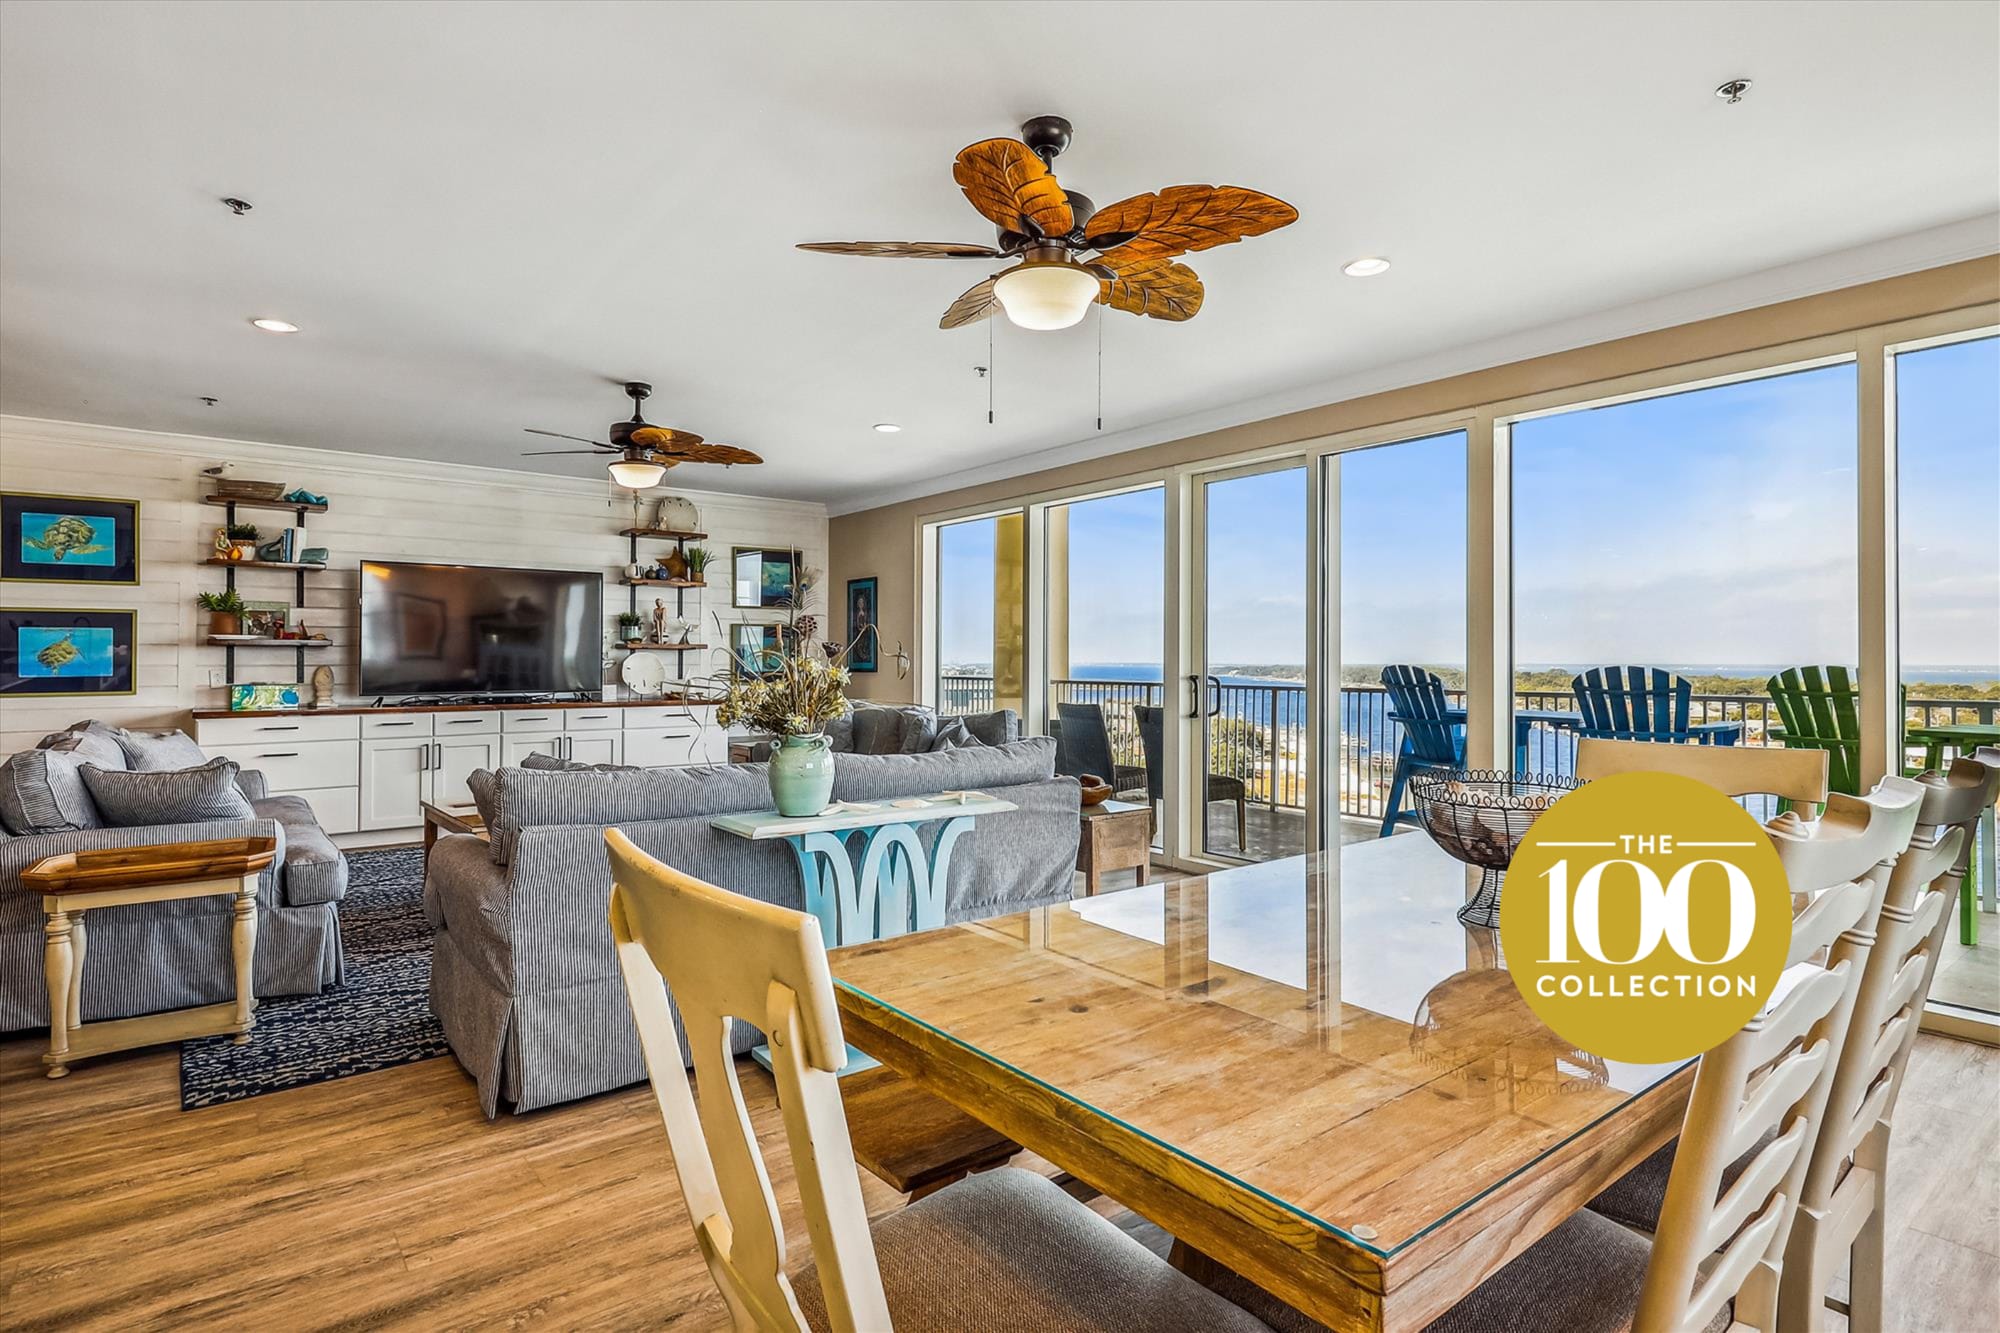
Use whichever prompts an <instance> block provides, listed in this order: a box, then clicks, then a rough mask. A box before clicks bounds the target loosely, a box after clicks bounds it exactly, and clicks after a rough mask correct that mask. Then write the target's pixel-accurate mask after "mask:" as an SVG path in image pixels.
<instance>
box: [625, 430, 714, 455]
mask: <svg viewBox="0 0 2000 1333" xmlns="http://www.w3.org/2000/svg"><path fill="white" fill-rule="evenodd" d="M630 438H631V441H632V443H633V444H635V445H637V446H639V447H640V448H641V449H658V450H660V451H661V452H663V453H670V454H677V453H680V452H681V451H682V450H684V449H686V448H687V447H688V446H689V445H691V444H700V443H701V436H699V435H694V434H691V433H689V432H687V431H684V430H675V429H674V428H673V427H672V426H634V427H633V428H632V434H631V436H630Z"/></svg>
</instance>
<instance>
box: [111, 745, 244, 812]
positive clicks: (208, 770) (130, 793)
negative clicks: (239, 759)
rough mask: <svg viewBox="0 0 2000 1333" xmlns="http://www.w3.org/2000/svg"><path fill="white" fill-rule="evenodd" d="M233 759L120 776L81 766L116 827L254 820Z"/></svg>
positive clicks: (116, 771) (124, 773)
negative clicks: (191, 766) (193, 766)
mask: <svg viewBox="0 0 2000 1333" xmlns="http://www.w3.org/2000/svg"><path fill="white" fill-rule="evenodd" d="M236 772H237V765H236V762H235V761H234V760H232V759H211V760H210V761H209V762H208V763H206V764H203V765H201V766H200V767H199V768H179V769H165V770H154V771H152V772H147V773H129V772H121V771H119V770H117V769H110V768H99V767H98V766H97V765H96V764H85V765H84V766H83V785H84V786H86V787H88V788H89V789H90V797H91V799H92V800H93V801H95V802H96V803H97V808H98V810H99V811H100V812H101V813H102V814H103V816H104V820H105V822H106V823H108V824H111V825H113V826H114V827H117V828H142V827H146V826H148V825H153V824H201V823H206V822H208V821H210V820H216V819H254V818H256V812H255V811H254V810H252V809H251V808H250V802H249V800H248V798H246V797H245V796H244V795H243V791H242V789H241V788H239V787H238V786H237V785H236Z"/></svg>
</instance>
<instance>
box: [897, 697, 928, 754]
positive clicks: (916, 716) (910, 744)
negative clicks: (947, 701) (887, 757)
mask: <svg viewBox="0 0 2000 1333" xmlns="http://www.w3.org/2000/svg"><path fill="white" fill-rule="evenodd" d="M898 711H899V712H901V713H902V715H903V734H902V739H901V741H900V743H899V744H898V745H897V747H896V749H897V752H898V753H900V754H923V753H925V752H926V751H928V750H929V749H930V748H931V740H932V738H933V737H935V736H936V735H937V727H938V716H937V714H936V713H934V712H932V711H931V710H930V709H928V708H918V707H910V708H903V709H899V710H898Z"/></svg>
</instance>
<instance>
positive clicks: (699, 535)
mask: <svg viewBox="0 0 2000 1333" xmlns="http://www.w3.org/2000/svg"><path fill="white" fill-rule="evenodd" d="M618 535H619V536H620V537H658V538H659V539H660V540H661V541H669V542H705V541H707V540H708V534H707V533H705V532H682V531H680V530H679V529H677V528H620V529H618Z"/></svg>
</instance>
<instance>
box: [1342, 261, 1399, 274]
mask: <svg viewBox="0 0 2000 1333" xmlns="http://www.w3.org/2000/svg"><path fill="white" fill-rule="evenodd" d="M1340 271H1341V272H1342V273H1345V274H1346V275H1347V276H1348V277H1350V278H1372V277H1374V276H1375V275H1376V274H1377V273H1387V272H1388V271H1389V261H1388V260H1386V259H1378V258H1375V257H1373V256H1370V257H1369V258H1367V259H1356V260H1353V261H1352V262H1350V263H1346V264H1342V265H1341V266H1340Z"/></svg>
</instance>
